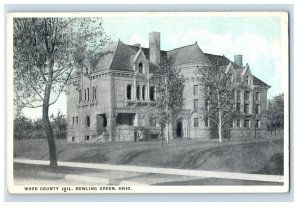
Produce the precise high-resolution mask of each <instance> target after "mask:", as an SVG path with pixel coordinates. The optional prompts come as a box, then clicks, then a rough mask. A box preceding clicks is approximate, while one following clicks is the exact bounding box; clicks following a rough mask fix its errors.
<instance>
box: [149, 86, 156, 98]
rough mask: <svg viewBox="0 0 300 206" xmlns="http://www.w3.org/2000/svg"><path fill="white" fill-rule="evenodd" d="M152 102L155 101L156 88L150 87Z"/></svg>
mask: <svg viewBox="0 0 300 206" xmlns="http://www.w3.org/2000/svg"><path fill="white" fill-rule="evenodd" d="M150 100H151V101H154V100H155V87H150Z"/></svg>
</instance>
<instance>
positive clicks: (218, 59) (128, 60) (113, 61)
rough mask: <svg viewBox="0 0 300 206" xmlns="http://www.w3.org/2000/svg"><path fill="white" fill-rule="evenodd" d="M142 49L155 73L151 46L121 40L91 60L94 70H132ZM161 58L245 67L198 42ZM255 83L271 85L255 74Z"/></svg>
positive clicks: (236, 67) (75, 73)
mask: <svg viewBox="0 0 300 206" xmlns="http://www.w3.org/2000/svg"><path fill="white" fill-rule="evenodd" d="M140 48H141V49H142V51H143V53H144V55H145V57H146V59H147V60H148V63H149V72H150V73H153V72H154V71H155V70H157V69H158V65H156V64H154V63H153V62H151V61H150V57H149V55H150V52H149V48H144V47H140V46H139V45H127V44H124V43H123V42H121V41H120V40H119V41H118V42H114V43H112V44H110V45H108V46H107V47H105V48H104V49H103V50H102V52H100V53H99V54H97V55H96V56H95V59H94V60H93V62H91V67H92V72H98V71H104V70H121V71H132V69H133V67H132V65H133V58H134V57H135V56H136V54H137V52H138V51H139V49H140ZM160 55H161V59H162V58H166V57H167V56H168V57H172V58H173V61H174V64H175V65H181V64H189V63H197V64H202V65H216V66H220V68H221V69H224V68H225V66H228V65H229V64H231V65H232V66H233V68H234V69H235V71H236V72H237V74H239V75H241V74H242V72H243V71H244V69H245V67H241V66H239V65H237V64H236V63H234V62H233V61H231V60H230V59H228V58H227V57H225V56H224V55H215V54H209V53H203V52H202V50H201V49H200V47H199V46H198V44H197V43H195V44H192V45H187V46H183V47H179V48H176V49H173V50H170V51H163V50H161V51H160ZM75 76H77V72H74V73H73V74H72V77H75ZM253 84H254V85H262V86H269V85H267V84H266V83H265V82H263V81H262V80H260V79H258V78H257V77H255V76H254V75H253Z"/></svg>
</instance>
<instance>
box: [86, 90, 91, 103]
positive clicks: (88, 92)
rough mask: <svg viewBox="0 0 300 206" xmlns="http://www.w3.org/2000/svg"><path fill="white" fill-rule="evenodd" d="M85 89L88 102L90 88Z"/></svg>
mask: <svg viewBox="0 0 300 206" xmlns="http://www.w3.org/2000/svg"><path fill="white" fill-rule="evenodd" d="M86 91H87V101H88V102H89V101H90V89H89V88H87V89H86Z"/></svg>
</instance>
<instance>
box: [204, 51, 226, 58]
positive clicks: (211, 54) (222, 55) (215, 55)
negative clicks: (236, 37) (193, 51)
mask: <svg viewBox="0 0 300 206" xmlns="http://www.w3.org/2000/svg"><path fill="white" fill-rule="evenodd" d="M203 54H205V55H206V54H208V55H214V56H219V57H225V58H227V57H226V56H225V55H224V54H223V55H219V54H211V53H206V52H203Z"/></svg>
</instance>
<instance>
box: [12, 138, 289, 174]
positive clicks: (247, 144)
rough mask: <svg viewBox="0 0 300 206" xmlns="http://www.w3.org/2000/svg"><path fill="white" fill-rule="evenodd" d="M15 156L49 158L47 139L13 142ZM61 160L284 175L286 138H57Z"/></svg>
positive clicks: (59, 158)
mask: <svg viewBox="0 0 300 206" xmlns="http://www.w3.org/2000/svg"><path fill="white" fill-rule="evenodd" d="M14 156H15V158H27V159H41V160H48V146H47V142H46V140H19V141H15V142H14ZM57 156H58V160H59V161H70V162H89V163H107V164H122V165H139V166H152V167H167V168H184V169H199V170H214V171H227V172H243V173H257V174H277V175H282V174H283V139H282V138H276V139H271V138H266V139H235V140H232V141H227V140H224V142H223V143H221V144H220V143H219V142H218V141H217V140H209V141H200V140H194V139H182V140H174V141H171V142H170V143H169V144H164V145H163V146H162V145H161V142H159V141H152V142H115V143H83V144H68V143H67V142H66V141H65V140H57Z"/></svg>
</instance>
